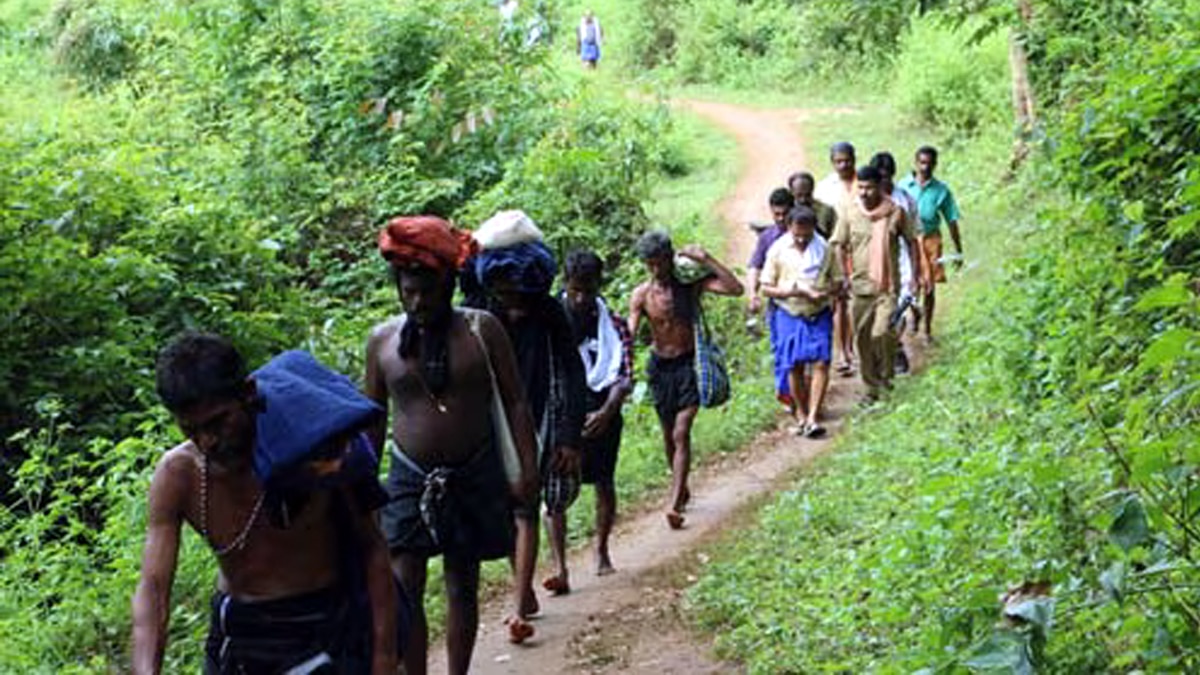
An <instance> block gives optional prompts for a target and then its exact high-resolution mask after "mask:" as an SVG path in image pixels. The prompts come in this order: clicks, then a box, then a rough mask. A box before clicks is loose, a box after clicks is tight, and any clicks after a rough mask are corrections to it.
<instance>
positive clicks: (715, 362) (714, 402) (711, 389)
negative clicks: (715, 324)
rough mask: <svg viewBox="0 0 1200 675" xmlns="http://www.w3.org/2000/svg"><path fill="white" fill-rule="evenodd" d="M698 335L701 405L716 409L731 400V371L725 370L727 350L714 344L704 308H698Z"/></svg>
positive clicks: (698, 382) (697, 374)
mask: <svg viewBox="0 0 1200 675" xmlns="http://www.w3.org/2000/svg"><path fill="white" fill-rule="evenodd" d="M696 315H697V319H696V325H695V330H694V332H695V333H696V388H697V389H698V390H699V392H700V405H701V406H702V407H704V408H716V407H717V406H720V405H723V404H724V403H725V402H726V401H728V400H729V394H730V389H729V371H728V370H726V368H725V350H724V349H721V347H720V345H718V344H717V343H715V342H713V339H712V333H710V332H709V330H708V322H707V321H705V319H704V310H703V308H702V307H701V308H698V311H697V312H696Z"/></svg>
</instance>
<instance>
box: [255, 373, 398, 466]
mask: <svg viewBox="0 0 1200 675" xmlns="http://www.w3.org/2000/svg"><path fill="white" fill-rule="evenodd" d="M253 377H254V382H255V385H256V386H257V388H258V395H259V397H260V398H261V399H262V402H263V410H262V412H260V413H259V415H258V419H257V433H256V438H255V447H254V473H255V475H256V476H258V479H259V480H260V481H261V482H262V483H264V484H267V483H269V482H270V481H271V479H272V478H276V477H279V476H280V475H282V474H283V473H284V472H285V471H286V470H287V469H289V468H292V467H294V466H295V465H296V464H298V463H299V462H302V461H304V460H307V459H312V458H313V456H314V453H315V452H316V451H317V450H320V449H322V448H323V447H324V446H326V445H328V444H329V443H330V442H332V441H335V440H338V439H339V438H342V437H346V436H347V434H349V433H351V432H355V431H359V430H361V429H362V428H363V427H364V426H366V425H367V424H369V423H370V422H372V421H373V420H375V419H377V418H378V416H380V415H382V414H383V412H384V411H383V409H381V408H380V407H379V406H378V405H376V404H375V402H374V401H372V400H370V399H369V398H367V397H366V396H363V395H362V394H361V393H359V391H358V388H357V387H355V386H354V383H353V382H351V381H350V378H348V377H346V376H345V375H342V374H340V373H336V372H334V371H332V370H330V369H329V368H326V367H325V366H323V365H321V363H320V362H318V361H317V360H316V359H315V358H313V356H312V355H311V354H309V353H308V352H304V351H299V350H293V351H287V352H284V353H282V354H280V355H279V356H276V357H275V358H273V359H271V360H270V361H268V362H267V363H266V365H264V366H263V367H261V368H259V369H258V370H256V371H254V374H253ZM345 440H349V438H348V437H347V438H345ZM340 449H341V448H337V449H336V450H339V451H340ZM368 449H369V448H368Z"/></svg>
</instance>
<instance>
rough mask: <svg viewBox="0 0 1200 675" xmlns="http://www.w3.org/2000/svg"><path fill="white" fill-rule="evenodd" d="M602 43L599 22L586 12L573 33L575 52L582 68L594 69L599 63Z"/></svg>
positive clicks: (590, 11)
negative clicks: (581, 63)
mask: <svg viewBox="0 0 1200 675" xmlns="http://www.w3.org/2000/svg"><path fill="white" fill-rule="evenodd" d="M603 42H604V33H603V31H601V30H600V20H599V19H597V18H596V15H595V14H593V13H592V10H590V9H589V10H588V11H586V12H584V13H583V18H582V19H580V20H579V28H578V29H577V30H576V31H575V51H576V52H578V53H579V58H580V59H581V60H582V61H583V67H584V68H591V69H593V70H594V69H595V68H596V66H597V65H598V64H599V63H600V45H601V43H603Z"/></svg>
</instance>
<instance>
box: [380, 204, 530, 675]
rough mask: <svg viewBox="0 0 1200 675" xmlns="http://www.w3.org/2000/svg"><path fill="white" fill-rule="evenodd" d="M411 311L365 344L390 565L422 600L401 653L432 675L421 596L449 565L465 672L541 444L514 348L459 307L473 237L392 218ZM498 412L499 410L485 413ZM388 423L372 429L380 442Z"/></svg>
mask: <svg viewBox="0 0 1200 675" xmlns="http://www.w3.org/2000/svg"><path fill="white" fill-rule="evenodd" d="M379 250H380V253H381V254H382V255H383V257H384V258H385V259H386V260H387V261H388V263H389V264H390V266H391V272H392V275H393V277H394V279H395V283H396V288H397V291H398V292H399V295H400V302H401V304H402V305H403V307H404V310H405V312H404V314H402V315H400V316H399V317H397V318H394V319H392V320H390V321H387V322H385V323H383V324H381V325H379V326H377V327H376V328H375V329H374V330H373V331H372V333H371V337H370V339H369V341H368V343H367V373H366V388H367V394H368V396H370V397H371V398H372V399H374V400H375V401H376V402H378V403H379V404H380V405H381V406H387V405H388V403H389V401H390V402H391V407H392V410H393V412H394V417H393V422H392V438H393V439H394V441H395V444H396V447H395V451H394V452H393V453H392V464H391V470H390V472H389V477H388V491H389V493H390V494H391V500H392V501H391V502H390V503H389V504H388V506H387V508H386V509H385V510H384V513H383V525H384V531H385V532H386V534H387V539H388V546H389V547H390V548H391V552H392V565H393V567H394V568H395V570H396V574H397V576H399V578H400V581H401V583H402V584H403V585H404V588H405V590H406V591H407V592H408V593H409V595H410V596H411V597H413V598H414V599H416V601H417V607H416V621H415V622H414V628H413V631H412V636H411V638H410V639H409V642H408V647H407V648H406V649H405V654H404V668H405V672H406V673H408V674H409V675H416V674H419V673H424V672H425V668H426V664H425V660H426V651H427V649H428V631H427V627H426V623H425V615H424V611H423V610H422V609H421V604H420V600H421V599H422V598H423V597H424V594H425V578H426V563H427V561H428V559H429V558H430V557H432V556H436V555H441V556H442V557H443V569H444V572H445V581H446V596H447V599H448V603H449V607H448V611H447V612H446V651H447V655H448V658H447V662H448V664H449V670H450V672H451V673H456V674H457V673H466V672H467V671H468V670H469V669H470V665H471V653H472V651H473V650H474V647H475V636H476V631H477V629H478V626H479V606H478V591H479V566H480V562H481V561H483V560H494V559H498V558H503V557H505V556H507V555H509V553H510V552H511V551H512V542H513V535H512V508H513V505H514V504H524V503H528V501H529V500H530V499H531V498H532V490H533V488H534V486H536V484H537V471H536V467H535V466H534V455H535V451H536V450H535V445H534V443H535V441H534V436H533V426H532V421H531V419H530V415H529V409H528V406H527V405H526V403H525V397H524V394H523V393H522V390H521V384H520V381H519V380H518V376H517V369H516V361H515V359H514V357H513V353H512V347H511V346H510V344H509V341H508V338H507V337H506V336H505V334H504V330H503V328H502V327H501V326H500V324H499V323H498V322H497V321H496V320H495V318H493V317H492V316H490V315H488V314H487V313H485V312H476V311H473V310H455V309H453V308H452V307H451V299H452V297H453V292H454V286H455V282H456V274H457V272H458V270H459V269H460V268H461V267H462V265H463V264H464V262H465V261H466V259H467V257H468V256H469V255H470V253H471V252H472V250H473V242H472V241H471V239H470V237H469V235H468V234H466V233H465V232H461V231H458V230H455V229H453V228H451V227H450V225H449V224H448V223H446V221H444V220H442V219H440V218H434V217H431V216H418V217H405V218H394V219H392V220H391V221H390V222H389V223H388V225H387V227H386V228H384V229H383V231H382V232H380V233H379ZM489 411H490V414H488V413H489ZM385 432H386V419H381V420H379V422H378V423H377V424H376V426H375V428H374V434H375V441H376V443H377V445H378V446H379V447H382V445H383V439H384V435H385Z"/></svg>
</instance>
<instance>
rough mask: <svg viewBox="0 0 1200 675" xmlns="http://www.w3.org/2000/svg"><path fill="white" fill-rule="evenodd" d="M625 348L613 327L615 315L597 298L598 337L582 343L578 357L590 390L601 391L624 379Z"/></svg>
mask: <svg viewBox="0 0 1200 675" xmlns="http://www.w3.org/2000/svg"><path fill="white" fill-rule="evenodd" d="M624 349H625V346H624V345H623V344H621V336H620V335H618V334H617V329H616V327H615V326H613V320H612V314H610V313H609V312H608V307H607V306H606V305H605V304H604V301H603V300H601V299H600V298H596V337H589V338H588V339H586V340H584V341H583V342H581V343H579V357H580V358H581V359H583V371H584V374H585V375H586V376H587V385H588V389H591V390H592V391H595V392H601V391H604V390H605V389H607V388H609V387H611V386H612V385H614V384H616V382H617V380H618V379H619V378H620V377H621V359H622V358H623V357H624Z"/></svg>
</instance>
